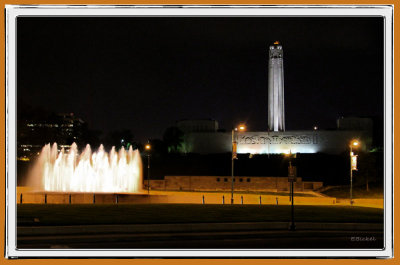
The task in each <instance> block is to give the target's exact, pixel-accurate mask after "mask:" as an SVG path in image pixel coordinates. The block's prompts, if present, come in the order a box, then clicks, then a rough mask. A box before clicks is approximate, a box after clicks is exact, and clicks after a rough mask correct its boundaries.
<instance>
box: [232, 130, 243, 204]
mask: <svg viewBox="0 0 400 265" xmlns="http://www.w3.org/2000/svg"><path fill="white" fill-rule="evenodd" d="M245 130H246V125H244V124H240V125H239V126H238V127H237V128H234V129H232V171H231V172H232V189H231V204H233V189H234V185H235V184H234V183H235V177H234V161H235V159H237V141H236V135H235V132H237V131H240V132H244V131H245Z"/></svg>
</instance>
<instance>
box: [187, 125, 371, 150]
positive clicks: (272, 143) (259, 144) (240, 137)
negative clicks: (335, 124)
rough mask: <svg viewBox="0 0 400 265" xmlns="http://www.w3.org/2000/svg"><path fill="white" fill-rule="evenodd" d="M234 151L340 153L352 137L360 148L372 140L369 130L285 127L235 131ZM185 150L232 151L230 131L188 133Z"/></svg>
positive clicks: (367, 145)
mask: <svg viewBox="0 0 400 265" xmlns="http://www.w3.org/2000/svg"><path fill="white" fill-rule="evenodd" d="M236 137H237V143H238V147H237V152H238V153H242V154H245V153H251V154H281V153H290V152H291V153H318V152H321V153H328V154H339V153H341V152H344V151H346V150H348V146H349V143H350V141H351V140H353V139H358V140H359V141H360V142H361V143H362V146H361V148H362V149H363V150H368V149H369V148H370V146H371V143H372V136H371V133H370V132H369V131H344V130H340V131H339V130H335V131H285V132H238V133H237V134H236ZM183 146H184V148H185V150H184V152H186V153H200V154H207V153H226V152H231V148H232V135H231V133H222V132H217V133H188V134H185V137H184V144H183Z"/></svg>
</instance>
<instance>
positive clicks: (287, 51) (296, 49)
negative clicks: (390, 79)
mask: <svg viewBox="0 0 400 265" xmlns="http://www.w3.org/2000/svg"><path fill="white" fill-rule="evenodd" d="M17 32H18V36H17V38H18V39H17V43H18V44H17V76H18V78H17V95H18V102H25V103H27V104H29V105H32V106H36V107H37V106H41V107H44V108H45V109H47V110H49V111H54V112H68V113H70V112H73V113H75V115H76V116H79V117H81V118H82V119H83V120H85V121H86V122H88V125H89V127H90V128H92V129H97V130H101V131H103V132H105V133H107V132H109V131H112V130H119V129H123V128H127V129H130V130H132V132H133V134H134V135H135V139H136V140H139V141H144V140H146V139H147V138H161V137H162V134H163V132H164V130H165V129H166V128H167V127H169V126H172V125H174V124H175V122H176V121H177V120H182V119H198V118H200V119H203V118H205V119H208V118H211V119H215V120H217V121H218V122H219V124H220V127H221V128H225V129H227V130H230V129H231V127H232V126H233V125H234V124H237V123H238V122H242V121H243V122H246V123H247V125H248V128H249V130H253V131H256V130H267V112H268V109H267V100H268V98H267V94H268V89H267V78H268V77H267V73H268V71H267V66H268V46H269V45H270V44H272V43H273V42H274V41H275V40H279V41H280V42H281V43H282V45H283V50H284V71H285V115H286V129H287V130H301V129H311V128H312V127H313V126H314V125H318V126H319V128H321V129H324V128H334V127H335V126H336V123H335V122H336V118H338V117H340V116H348V115H355V116H363V117H364V116H370V117H382V116H383V88H384V87H383V19H382V18H379V17H376V18H326V17H325V18H267V17H247V18H223V17H220V18H215V17H214V18H211V17H208V18H204V17H203V18H190V17H186V18H173V17H169V18H167V17H164V18H161V17H159V18H150V17H147V18H144V17H142V18H116V17H114V18H111V17H109V18H76V17H75V18H74V17H70V18H60V17H59V18H56V17H53V18H28V17H26V18H22V17H20V18H18V22H17Z"/></svg>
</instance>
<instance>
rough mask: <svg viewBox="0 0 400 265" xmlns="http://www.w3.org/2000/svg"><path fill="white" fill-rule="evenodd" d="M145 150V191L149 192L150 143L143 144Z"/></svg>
mask: <svg viewBox="0 0 400 265" xmlns="http://www.w3.org/2000/svg"><path fill="white" fill-rule="evenodd" d="M144 148H145V149H146V151H147V193H148V194H150V150H151V145H150V144H149V143H148V144H146V145H145V146H144Z"/></svg>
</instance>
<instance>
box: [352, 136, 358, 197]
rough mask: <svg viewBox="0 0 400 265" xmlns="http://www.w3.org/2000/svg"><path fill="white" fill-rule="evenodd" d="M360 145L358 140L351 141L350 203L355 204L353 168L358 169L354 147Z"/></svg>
mask: <svg viewBox="0 0 400 265" xmlns="http://www.w3.org/2000/svg"><path fill="white" fill-rule="evenodd" d="M358 146H360V143H359V142H358V141H357V140H353V141H351V142H350V205H353V170H357V156H356V155H354V154H353V148H357V147H358Z"/></svg>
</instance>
